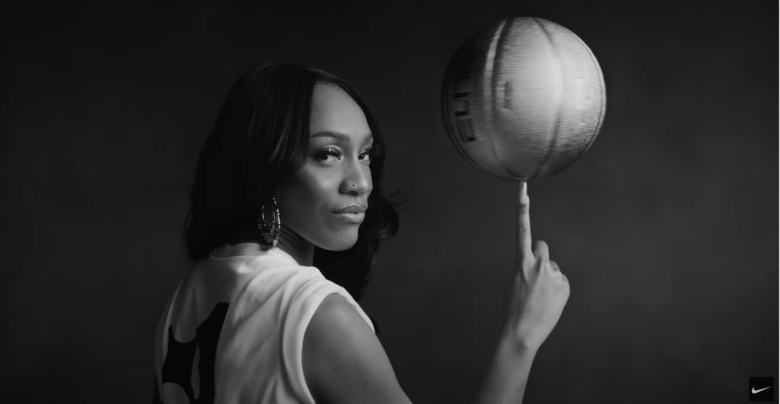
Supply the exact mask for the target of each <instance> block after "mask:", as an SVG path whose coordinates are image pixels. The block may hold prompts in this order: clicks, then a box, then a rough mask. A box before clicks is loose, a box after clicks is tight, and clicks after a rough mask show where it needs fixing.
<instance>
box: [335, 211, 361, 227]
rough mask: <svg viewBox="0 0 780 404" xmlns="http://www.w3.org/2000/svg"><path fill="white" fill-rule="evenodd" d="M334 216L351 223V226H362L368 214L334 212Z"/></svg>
mask: <svg viewBox="0 0 780 404" xmlns="http://www.w3.org/2000/svg"><path fill="white" fill-rule="evenodd" d="M333 214H334V215H336V217H338V218H339V219H341V220H343V221H345V222H347V223H351V224H360V223H362V222H363V219H364V218H365V216H366V214H365V213H363V212H360V213H349V212H342V213H338V212H334V213H333Z"/></svg>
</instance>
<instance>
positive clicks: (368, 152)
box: [359, 149, 374, 161]
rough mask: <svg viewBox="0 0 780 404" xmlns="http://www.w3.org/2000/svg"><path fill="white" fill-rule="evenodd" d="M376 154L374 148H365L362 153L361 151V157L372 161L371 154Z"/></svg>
mask: <svg viewBox="0 0 780 404" xmlns="http://www.w3.org/2000/svg"><path fill="white" fill-rule="evenodd" d="M372 154H374V150H373V149H368V150H364V151H363V152H362V153H360V156H359V157H360V159H361V160H365V161H371V155H372Z"/></svg>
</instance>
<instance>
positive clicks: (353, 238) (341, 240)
mask: <svg viewBox="0 0 780 404" xmlns="http://www.w3.org/2000/svg"><path fill="white" fill-rule="evenodd" d="M357 240H358V233H357V231H354V232H345V233H344V234H339V235H334V236H333V237H331V238H329V240H328V241H327V243H323V244H322V245H320V246H319V247H320V248H322V249H323V250H328V251H345V250H349V249H350V248H352V247H353V246H354V245H355V243H357Z"/></svg>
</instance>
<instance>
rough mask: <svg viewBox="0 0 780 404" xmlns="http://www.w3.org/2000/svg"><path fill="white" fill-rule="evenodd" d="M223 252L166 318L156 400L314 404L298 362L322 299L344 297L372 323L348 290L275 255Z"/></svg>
mask: <svg viewBox="0 0 780 404" xmlns="http://www.w3.org/2000/svg"><path fill="white" fill-rule="evenodd" d="M225 253H226V255H227V256H225V257H215V256H213V255H212V256H210V257H209V258H207V259H203V260H200V261H199V262H198V263H197V264H196V265H195V266H194V267H193V268H192V270H191V271H190V272H189V274H187V276H186V277H185V278H184V279H183V280H182V281H181V283H180V284H179V286H178V288H177V289H176V292H175V293H174V294H173V296H172V297H171V299H170V301H169V302H168V305H167V306H166V308H165V311H164V312H163V315H162V318H161V319H160V323H159V325H158V327H157V335H156V337H155V340H154V366H155V375H156V389H157V391H156V392H155V396H156V397H157V396H159V399H161V401H162V402H163V403H165V404H180V403H187V404H189V403H190V402H194V401H195V399H197V400H198V402H202V403H220V404H238V403H314V399H313V398H312V395H311V392H310V391H309V388H308V386H307V385H306V381H305V379H304V376H303V365H302V361H301V359H302V350H303V335H304V333H305V331H306V327H307V326H308V324H309V321H310V320H311V318H312V316H313V315H314V312H315V311H316V310H317V307H318V306H319V305H320V303H321V302H322V300H323V299H324V298H325V297H326V296H327V295H329V294H331V293H337V294H339V295H342V296H344V298H346V299H347V301H348V302H350V303H351V304H352V306H353V307H354V308H355V310H357V312H358V313H359V314H360V316H362V317H363V319H364V320H366V323H368V325H369V327H371V329H372V330H373V329H374V327H373V324H372V323H371V321H370V320H369V318H368V316H367V315H366V313H365V312H363V310H362V309H361V308H360V306H359V305H358V303H357V302H355V300H354V299H353V298H352V296H351V295H350V294H349V293H348V292H347V291H346V290H345V289H344V288H342V287H341V286H339V285H337V284H335V283H333V282H331V281H329V280H327V279H325V277H324V276H323V275H322V273H320V271H319V270H318V269H317V268H315V267H305V266H300V265H298V263H297V262H295V260H294V259H293V258H292V257H291V256H290V255H288V254H287V253H285V252H284V251H282V250H280V249H278V248H274V249H271V250H269V251H267V252H262V251H260V250H259V249H258V248H257V245H256V244H251V243H245V244H238V245H230V246H227V247H226V250H225ZM155 401H156V402H159V401H157V399H156V400H155Z"/></svg>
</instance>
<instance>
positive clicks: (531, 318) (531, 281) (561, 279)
mask: <svg viewBox="0 0 780 404" xmlns="http://www.w3.org/2000/svg"><path fill="white" fill-rule="evenodd" d="M527 187H528V185H527V183H526V182H525V181H524V182H522V183H521V184H520V195H519V207H518V220H517V241H518V250H517V273H516V274H515V281H514V288H513V290H512V296H511V300H510V308H509V318H508V319H507V322H506V328H505V332H504V338H507V339H508V341H506V342H509V343H510V345H514V344H516V346H518V347H519V348H522V349H527V350H531V351H533V352H535V351H536V350H538V349H539V347H540V346H541V345H542V343H543V342H544V341H545V340H546V339H547V336H548V335H550V332H551V331H552V329H553V328H554V327H555V324H557V323H558V319H559V318H560V317H561V312H562V311H563V307H564V306H565V305H566V301H567V300H568V299H569V280H568V279H567V278H566V275H564V274H563V273H562V272H561V270H560V269H559V268H558V264H556V263H555V262H554V261H551V260H550V252H549V249H548V247H547V243H545V242H544V241H537V242H536V245H535V248H534V250H533V251H532V250H531V244H532V239H531V219H530V216H529V205H530V199H529V198H528V192H527Z"/></svg>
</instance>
